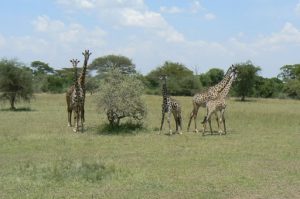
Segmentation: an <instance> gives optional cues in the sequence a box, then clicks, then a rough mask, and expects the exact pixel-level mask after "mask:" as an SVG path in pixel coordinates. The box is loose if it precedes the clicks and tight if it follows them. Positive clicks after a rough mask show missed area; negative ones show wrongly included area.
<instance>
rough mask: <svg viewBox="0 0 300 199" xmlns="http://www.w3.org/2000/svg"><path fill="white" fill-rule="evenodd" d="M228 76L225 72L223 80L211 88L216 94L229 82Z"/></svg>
mask: <svg viewBox="0 0 300 199" xmlns="http://www.w3.org/2000/svg"><path fill="white" fill-rule="evenodd" d="M230 74H231V73H230V72H228V71H227V72H226V74H225V76H224V78H223V79H222V80H221V81H220V82H219V83H218V84H216V85H215V86H213V87H212V88H214V89H215V90H216V92H221V91H222V90H223V89H224V87H225V86H226V85H227V83H228V81H229V80H230Z"/></svg>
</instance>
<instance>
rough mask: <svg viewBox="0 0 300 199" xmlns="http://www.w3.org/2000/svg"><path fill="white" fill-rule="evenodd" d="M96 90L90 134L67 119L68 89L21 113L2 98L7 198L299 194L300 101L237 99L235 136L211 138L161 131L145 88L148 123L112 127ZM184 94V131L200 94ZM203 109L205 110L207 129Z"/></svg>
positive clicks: (230, 117) (1, 177)
mask: <svg viewBox="0 0 300 199" xmlns="http://www.w3.org/2000/svg"><path fill="white" fill-rule="evenodd" d="M93 98H94V97H93V96H88V99H87V102H86V105H87V107H86V120H87V121H86V126H85V132H84V133H83V134H82V133H77V134H75V133H74V132H73V131H72V129H71V128H69V127H67V113H66V105H65V98H64V95H50V94H40V95H37V96H36V99H35V100H34V101H32V103H31V105H30V106H29V107H28V104H25V105H24V106H26V108H22V106H23V105H19V106H20V107H21V110H22V111H17V112H12V111H8V110H7V108H8V106H5V105H1V107H0V198H30V199H31V198H130V199H131V198H205V199H206V198H230V199H231V198H243V199H247V198H297V197H299V195H300V188H299V187H300V166H299V165H300V120H299V118H300V101H293V100H262V99H257V100H252V101H249V102H245V103H242V102H239V101H235V100H230V101H229V102H228V103H229V105H228V109H227V111H226V119H227V120H226V121H227V127H228V134H227V135H226V136H219V135H213V136H210V135H208V136H204V137H203V136H202V135H201V133H199V134H195V133H192V132H185V131H184V134H183V135H174V136H166V135H164V134H161V135H157V133H158V131H157V130H158V127H159V126H160V118H161V115H160V114H161V111H160V107H161V104H160V103H161V97H159V96H144V99H145V101H146V103H147V107H148V117H147V119H146V120H145V122H144V126H143V127H141V126H139V125H136V126H132V125H128V124H125V125H124V126H123V127H124V128H120V129H113V130H112V129H109V128H108V127H107V126H105V123H106V117H105V115H104V114H103V113H102V112H101V110H96V108H95V103H94V99H93ZM177 99H178V100H179V101H180V102H181V104H182V106H183V124H184V130H186V128H187V122H188V115H189V112H190V111H191V107H192V106H191V99H192V98H191V97H177ZM203 115H204V109H200V114H199V116H198V126H199V127H201V125H200V121H202V119H203ZM213 124H214V129H215V128H216V125H215V121H214V120H213ZM164 126H165V128H164V131H165V132H166V133H167V132H168V129H167V123H165V125H164ZM172 126H173V129H174V122H173V121H172ZM191 127H192V129H193V123H192V126H191ZM199 129H200V128H199ZM114 130H115V131H116V133H114Z"/></svg>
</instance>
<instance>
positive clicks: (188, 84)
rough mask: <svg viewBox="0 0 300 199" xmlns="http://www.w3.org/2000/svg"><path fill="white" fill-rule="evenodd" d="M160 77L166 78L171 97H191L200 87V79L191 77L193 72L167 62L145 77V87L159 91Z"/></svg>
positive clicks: (181, 65) (183, 66)
mask: <svg viewBox="0 0 300 199" xmlns="http://www.w3.org/2000/svg"><path fill="white" fill-rule="evenodd" d="M161 75H167V76H168V80H167V83H168V88H169V91H170V94H171V95H193V94H194V93H195V92H196V91H199V90H200V89H201V87H202V85H201V82H200V79H199V78H196V77H195V76H194V75H193V71H191V70H189V69H188V68H187V67H186V66H185V65H183V64H181V63H176V62H168V61H166V62H165V63H164V64H163V65H162V66H160V67H157V68H156V69H155V70H152V71H151V72H150V73H149V74H148V75H147V76H146V77H145V79H146V81H147V82H146V84H147V86H148V87H149V88H150V89H152V90H154V89H157V90H160V89H159V85H160V81H159V76H161Z"/></svg>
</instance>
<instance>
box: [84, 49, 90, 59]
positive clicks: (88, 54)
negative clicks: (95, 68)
mask: <svg viewBox="0 0 300 199" xmlns="http://www.w3.org/2000/svg"><path fill="white" fill-rule="evenodd" d="M91 54H92V53H91V52H90V51H89V50H85V51H84V52H82V55H83V56H84V59H85V60H88V59H89V57H90V55H91Z"/></svg>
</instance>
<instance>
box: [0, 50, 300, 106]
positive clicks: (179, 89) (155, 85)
mask: <svg viewBox="0 0 300 199" xmlns="http://www.w3.org/2000/svg"><path fill="white" fill-rule="evenodd" d="M233 64H236V65H238V71H239V74H238V78H237V80H236V81H235V83H234V85H233V88H232V89H231V93H230V95H231V96H234V97H240V98H241V100H245V98H246V97H260V98H293V99H300V64H294V65H285V66H282V67H281V71H280V73H279V74H278V76H277V77H272V78H266V77H262V76H260V75H259V72H260V71H261V67H259V66H255V65H254V64H253V63H252V62H251V61H246V62H243V63H233ZM8 66H10V67H8ZM9 68H10V69H9ZM14 68H15V69H18V70H23V71H24V74H25V73H26V74H27V76H28V78H27V80H26V81H31V83H29V84H28V85H30V84H31V86H32V88H31V89H32V92H33V93H41V92H48V93H63V92H65V91H66V90H67V88H68V87H69V86H70V85H72V84H73V82H74V80H73V78H74V73H73V68H71V67H69V68H62V69H54V68H53V67H52V66H49V64H47V63H45V62H43V61H33V62H32V63H31V64H30V66H26V65H25V64H23V63H21V62H19V61H18V60H15V59H12V60H8V59H2V60H1V61H0V92H4V91H3V89H4V88H3V85H4V83H3V82H6V81H9V78H10V77H5V76H4V75H1V74H9V73H8V70H10V71H13V69H14ZM227 68H229V66H228V67H227ZM111 69H118V70H120V71H121V72H122V73H123V74H124V75H135V76H136V77H137V78H138V79H140V80H141V81H142V82H143V84H144V88H145V89H144V91H145V94H154V95H159V94H161V91H160V80H159V76H160V75H167V76H168V81H167V83H168V91H169V93H170V94H171V95H174V96H176V95H179V96H192V95H194V94H195V93H198V92H201V91H204V90H205V89H207V88H208V87H210V86H213V85H215V84H217V83H218V82H219V81H221V80H222V78H223V77H224V74H225V73H226V71H224V70H222V69H220V68H218V67H212V68H211V69H209V70H208V71H202V73H200V74H194V73H193V71H191V70H190V69H189V68H188V67H186V66H185V65H184V64H182V63H177V62H172V61H166V62H164V63H162V65H161V66H158V67H156V68H155V69H154V70H152V71H150V72H149V73H148V74H146V75H142V74H140V73H138V72H137V71H136V68H135V64H134V63H133V62H132V60H131V59H129V58H127V57H125V56H121V55H107V56H103V57H98V58H95V59H94V60H92V62H90V64H89V65H88V71H89V73H88V75H87V77H86V90H87V92H89V93H91V94H92V93H94V92H96V91H97V89H99V88H100V87H101V84H99V82H100V80H101V79H102V78H103V77H105V74H106V73H107V72H108V71H109V70H111ZM80 70H81V69H79V71H80ZM8 76H9V75H8ZM11 78H18V77H11ZM19 78H20V77H19ZM6 83H7V82H6ZM24 85H27V84H24ZM4 90H5V89H4Z"/></svg>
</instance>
